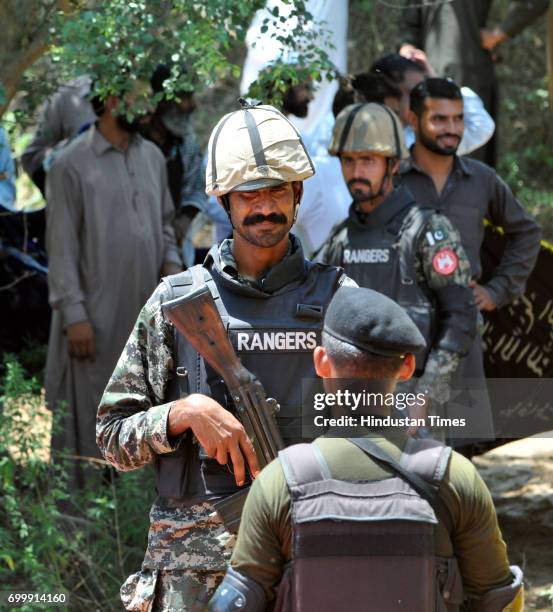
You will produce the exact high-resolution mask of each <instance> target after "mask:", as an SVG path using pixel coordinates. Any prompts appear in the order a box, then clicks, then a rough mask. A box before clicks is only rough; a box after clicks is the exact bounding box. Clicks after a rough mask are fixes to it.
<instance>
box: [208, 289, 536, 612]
mask: <svg viewBox="0 0 553 612" xmlns="http://www.w3.org/2000/svg"><path fill="white" fill-rule="evenodd" d="M423 346H424V339H423V338H422V336H421V334H420V332H419V331H418V329H417V328H416V326H415V325H414V323H413V322H412V320H411V319H410V318H409V317H408V316H407V314H406V312H405V311H404V310H403V309H402V308H401V307H400V306H399V305H398V304H396V303H395V302H393V301H392V300H390V299H388V298H387V297H386V296H383V295H382V294H379V293H376V292H374V291H371V290H370V289H363V288H352V287H344V288H342V289H340V290H338V292H337V293H336V295H335V296H334V298H333V299H332V301H331V303H330V305H329V307H328V310H327V313H326V315H325V320H324V327H323V334H322V344H321V345H320V346H318V347H317V348H316V349H315V351H314V353H313V360H314V362H315V369H316V371H317V374H318V375H319V376H320V377H322V378H323V383H324V388H325V391H326V392H327V393H333V392H334V393H335V392H336V389H348V388H350V386H351V384H352V383H353V382H355V381H353V380H352V379H362V381H363V385H365V384H366V385H369V386H371V388H373V387H374V388H376V387H375V386H378V388H379V389H380V390H382V391H386V392H391V393H393V392H394V390H395V386H396V383H397V382H399V381H402V380H406V379H408V378H410V376H412V374H413V372H414V369H415V357H414V353H417V352H418V351H420V349H421V347H423ZM330 410H331V416H332V417H335V418H337V419H339V418H340V417H341V416H342V415H343V414H346V413H349V414H352V412H351V410H349V409H348V407H342V408H339V407H337V406H336V405H334V406H333V407H331V409H330ZM356 414H357V415H358V416H359V417H361V416H363V415H364V416H382V417H384V416H386V415H388V416H389V415H390V408H389V407H386V406H385V405H378V404H376V405H372V406H370V407H365V406H363V407H360V408H358V409H357V411H356ZM390 459H391V461H390ZM398 476H400V478H398ZM394 477H395V478H394ZM419 478H420V479H419ZM421 480H422V486H421ZM407 483H409V486H408V485H407ZM406 487H407V488H406ZM421 498H422V499H421ZM421 502H423V503H422V504H421ZM427 503H429V504H430V506H431V508H432V510H433V512H432V511H431V512H430V513H429V514H427V512H428V510H429V507H428V506H427V505H426V504H427ZM420 523H425V525H424V526H422V527H421V525H420ZM425 533H426V535H424V534H425ZM423 542H426V546H425V545H424V544H423ZM367 602H370V608H371V609H374V610H378V611H380V610H382V611H384V610H385V611H386V612H388V611H393V610H407V609H408V610H410V611H412V612H419V611H420V612H432V611H434V610H436V611H437V610H442V611H446V610H447V611H448V612H459V611H460V610H461V609H463V610H470V611H473V612H499V611H501V610H511V611H512V612H519V611H521V610H523V607H524V592H523V585H522V572H521V570H520V569H519V568H518V567H516V566H513V567H511V568H510V567H509V563H508V559H507V553H506V546H505V542H504V541H503V539H502V536H501V531H500V529H499V526H498V523H497V515H496V512H495V508H494V505H493V501H492V499H491V495H490V493H489V491H488V489H487V487H486V485H485V484H484V482H483V480H482V479H481V478H480V476H479V474H478V472H477V470H476V468H475V467H474V466H473V465H472V464H471V463H470V461H468V460H467V459H465V458H464V457H462V456H461V455H459V454H458V453H456V452H452V451H451V449H450V448H448V447H445V446H442V445H440V444H439V443H437V442H435V441H433V440H414V439H412V438H409V437H408V436H407V435H406V433H405V431H404V430H402V429H399V428H396V429H391V428H385V429H378V428H373V427H370V426H368V427H364V426H362V425H355V426H353V427H347V428H344V427H335V426H334V427H331V428H330V430H329V431H328V432H326V433H325V434H324V435H323V436H321V437H319V438H317V439H316V440H315V442H313V443H312V444H301V445H295V446H292V447H289V448H287V449H285V450H284V451H281V452H280V453H279V458H278V459H275V460H274V461H273V462H272V463H270V464H269V465H268V466H267V467H266V468H264V469H263V470H262V472H261V474H260V475H259V476H258V477H257V478H256V480H255V482H254V484H253V486H252V489H251V491H250V493H249V495H248V499H247V500H246V505H245V507H244V513H243V517H242V525H241V528H240V531H239V533H238V539H237V543H236V547H235V549H234V551H233V554H232V558H231V562H230V568H229V569H228V570H227V574H226V576H225V580H224V581H223V583H222V584H221V585H220V587H219V589H218V590H217V592H216V594H215V596H214V597H213V599H212V600H211V602H210V612H229V611H231V610H236V609H240V610H245V611H246V612H258V611H261V610H273V609H277V610H317V611H318V612H327V611H329V612H330V611H334V610H337V609H348V610H352V611H355V612H357V611H358V610H359V611H362V610H363V611H364V610H366V609H367V605H368V603H367ZM465 605H466V607H465ZM462 606H463V607H462Z"/></svg>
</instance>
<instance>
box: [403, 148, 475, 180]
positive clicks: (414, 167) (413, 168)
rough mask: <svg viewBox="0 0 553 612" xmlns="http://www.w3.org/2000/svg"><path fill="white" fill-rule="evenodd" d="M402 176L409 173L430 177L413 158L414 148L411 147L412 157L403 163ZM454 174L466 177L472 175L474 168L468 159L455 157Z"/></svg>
mask: <svg viewBox="0 0 553 612" xmlns="http://www.w3.org/2000/svg"><path fill="white" fill-rule="evenodd" d="M399 172H400V174H409V172H418V173H419V174H424V175H425V176H428V175H427V174H426V172H425V171H424V170H423V169H422V168H421V167H420V166H419V165H418V164H417V162H416V161H415V159H414V157H413V147H411V155H409V157H408V158H407V159H404V160H403V161H402V162H401V166H400V170H399ZM453 173H462V174H465V175H466V176H471V175H472V168H471V167H470V166H469V163H468V161H467V160H466V159H463V158H462V157H459V156H458V155H455V159H454V160H453V170H452V174H453Z"/></svg>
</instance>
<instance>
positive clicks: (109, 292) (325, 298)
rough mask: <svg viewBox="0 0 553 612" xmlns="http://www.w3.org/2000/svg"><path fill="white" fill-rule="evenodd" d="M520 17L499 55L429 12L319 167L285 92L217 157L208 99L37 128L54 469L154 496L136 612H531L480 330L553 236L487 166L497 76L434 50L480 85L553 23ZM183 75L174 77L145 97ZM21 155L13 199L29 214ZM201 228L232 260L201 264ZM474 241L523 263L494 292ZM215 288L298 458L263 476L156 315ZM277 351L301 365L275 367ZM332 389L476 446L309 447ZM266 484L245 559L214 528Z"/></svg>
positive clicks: (72, 101)
mask: <svg viewBox="0 0 553 612" xmlns="http://www.w3.org/2000/svg"><path fill="white" fill-rule="evenodd" d="M521 4H524V6H522V7H521V6H518V5H517V8H516V10H515V9H513V10H512V11H511V12H510V13H509V15H508V17H507V19H506V22H505V24H503V25H502V26H501V27H499V26H498V27H497V28H495V30H484V29H483V28H484V26H485V21H486V18H487V14H488V12H489V5H490V3H489V2H488V3H486V2H467V3H466V9H463V11H464V12H463V11H462V19H460V18H459V15H457V14H456V13H455V6H454V5H455V3H450V4H448V3H445V4H443V3H442V4H440V5H432V7H430V8H420V7H419V5H418V4H417V3H414V4H413V8H411V9H410V10H409V11H407V12H406V13H405V19H406V24H407V25H408V26H409V27H408V29H405V30H404V32H407V35H406V38H405V40H404V41H402V42H403V44H402V45H401V46H400V47H399V52H398V53H392V54H388V55H386V56H383V57H382V58H379V59H378V60H376V61H375V62H374V63H373V65H372V66H371V67H370V69H369V70H368V71H367V72H365V73H362V74H358V75H355V76H354V77H350V78H344V79H343V81H342V82H341V86H340V89H339V90H338V93H337V94H336V97H335V100H334V105H333V109H332V111H333V114H334V117H335V121H334V123H333V130H332V136H331V140H330V142H328V143H327V146H328V155H327V154H326V152H325V153H324V154H323V155H322V156H321V154H320V152H319V151H314V150H312V148H311V147H310V145H309V143H307V144H304V142H303V139H302V135H301V133H300V132H299V131H298V129H297V128H296V127H295V126H294V124H293V122H292V120H293V118H294V116H296V117H302V116H305V115H306V114H307V111H308V106H309V103H310V101H311V99H312V91H311V85H310V84H309V83H303V84H300V85H295V86H292V85H290V87H289V90H288V92H287V95H286V96H285V97H284V102H283V106H282V108H281V109H277V108H275V107H273V106H269V105H265V104H259V103H257V102H256V101H245V100H244V101H242V102H241V105H242V107H241V108H240V109H239V110H234V111H232V112H230V113H228V114H227V115H225V116H224V117H223V118H221V119H220V121H219V122H218V123H217V125H216V126H215V127H214V129H213V131H212V133H211V137H210V139H209V145H208V149H207V153H206V155H205V156H204V155H203V154H202V152H201V150H200V148H199V146H198V143H197V140H196V135H195V133H194V127H193V125H192V113H193V111H194V108H195V101H194V92H193V91H181V92H177V97H176V99H172V100H165V99H163V100H162V101H161V102H160V103H159V104H158V105H157V107H156V108H155V109H152V111H151V112H150V113H149V114H148V115H147V116H137V117H136V118H135V119H134V120H132V121H129V120H128V119H127V117H126V114H125V113H124V112H123V111H124V109H132V108H133V105H134V103H135V100H136V96H137V95H138V92H137V91H136V90H128V91H124V92H121V93H120V94H119V95H110V96H107V97H106V98H101V97H100V96H98V95H97V94H96V92H95V83H94V82H92V81H91V79H89V78H88V77H86V76H81V77H79V78H78V79H76V80H75V81H73V82H71V83H69V84H67V85H65V86H64V87H62V88H61V89H60V90H59V91H58V92H57V93H56V94H55V95H54V96H53V97H52V98H51V99H50V100H48V101H47V103H46V104H45V106H44V108H43V110H42V113H41V116H40V119H39V125H38V128H37V131H36V133H35V136H34V138H33V140H32V142H31V143H30V145H29V146H28V147H27V149H26V151H25V153H24V155H23V157H22V160H21V161H22V165H23V168H24V169H25V171H26V172H27V173H28V174H29V175H30V176H31V177H32V180H33V181H34V182H35V184H36V185H37V187H38V188H39V189H40V190H41V191H42V192H43V194H44V196H45V199H46V202H47V230H46V236H45V240H46V249H47V252H48V260H49V261H48V264H49V273H48V282H49V301H50V305H51V308H52V324H51V331H50V340H49V346H48V356H47V364H46V401H47V404H48V406H49V408H50V409H52V410H55V411H58V412H59V414H60V415H62V416H61V417H60V418H61V426H60V427H59V428H58V429H57V430H56V434H55V435H54V437H53V440H52V449H53V455H52V456H53V460H54V461H56V460H57V457H62V456H63V455H65V456H66V455H67V453H69V454H70V455H79V456H81V457H85V458H104V459H105V460H106V461H107V462H108V463H109V464H110V465H111V466H114V467H115V468H117V469H119V470H132V469H137V468H141V467H143V466H145V465H147V464H153V466H154V469H155V473H156V488H157V493H158V497H157V499H156V501H155V502H154V505H153V507H152V510H151V513H150V519H151V526H150V532H149V538H148V548H147V551H146V555H145V558H144V562H143V564H142V567H141V568H140V570H139V571H137V572H136V573H135V574H133V575H132V576H130V577H129V578H128V580H127V581H126V582H125V584H124V585H123V587H122V589H121V597H122V600H123V603H124V605H125V607H126V609H128V610H144V611H146V610H203V609H206V606H207V605H208V601H209V600H210V599H211V604H210V606H211V609H212V610H217V611H219V610H235V609H244V610H252V611H253V610H264V609H273V608H275V609H279V610H310V609H313V610H314V609H316V610H335V609H338V608H341V607H344V606H346V605H347V606H348V607H350V608H351V609H354V610H357V609H359V610H361V609H366V608H364V607H363V605H362V604H360V602H361V601H367V599H370V600H371V601H373V602H374V603H375V606H376V607H375V608H374V609H379V610H393V609H400V608H399V607H398V606H399V603H398V602H399V601H400V600H402V599H403V598H408V599H409V600H410V603H409V605H408V606H407V608H408V609H410V610H421V612H422V611H423V610H434V609H436V610H460V609H462V608H461V606H464V605H468V606H470V607H469V608H468V609H470V610H483V611H484V610H490V611H491V610H503V609H507V606H511V608H508V609H512V610H521V609H522V605H523V604H522V597H523V591H522V574H521V572H520V570H519V569H518V568H517V567H515V566H512V567H509V563H508V558H507V553H506V546H505V543H504V541H503V539H502V536H501V532H500V530H499V527H498V523H497V517H496V514H495V510H494V507H493V502H492V500H491V496H490V493H489V491H488V490H487V488H486V486H485V484H484V483H483V481H482V480H481V479H480V477H479V475H478V473H477V471H476V469H475V468H474V466H473V465H472V463H471V462H470V448H471V447H470V444H469V443H470V442H471V441H472V440H474V439H491V438H493V423H492V415H491V408H490V405H489V400H488V398H487V394H486V392H485V389H486V384H485V376H484V371H483V356H482V343H481V337H480V328H481V321H482V314H481V313H482V312H485V311H491V310H494V309H496V308H501V307H504V306H505V305H507V304H508V303H509V302H511V301H512V300H513V299H515V298H516V297H518V296H520V295H521V294H522V293H523V292H524V288H525V283H526V280H527V278H528V276H529V275H530V273H531V271H532V269H533V266H534V264H535V262H536V258H537V256H538V251H539V246H540V230H539V227H538V225H537V224H536V222H535V221H534V220H533V219H532V218H531V216H530V215H529V214H528V213H527V212H526V211H525V209H524V207H523V206H522V204H521V203H520V202H519V201H518V200H517V199H516V197H515V196H514V195H513V193H512V191H511V190H510V188H509V186H508V185H507V184H506V183H505V182H504V181H503V180H502V179H501V178H500V177H499V176H498V174H497V173H496V171H495V170H494V169H493V167H492V166H491V165H487V164H485V163H483V162H482V161H479V160H477V159H475V157H478V158H479V159H484V158H485V159H486V160H488V161H489V162H491V163H492V164H493V162H494V148H493V135H494V129H495V122H494V118H495V109H496V90H495V80H494V78H493V74H492V73H493V64H490V66H491V68H490V70H491V71H492V72H490V75H487V76H485V77H483V78H482V79H481V80H478V79H475V78H473V77H474V75H475V71H474V70H473V69H472V64H471V63H470V61H469V60H467V61H466V62H465V63H463V64H462V65H461V64H458V63H457V62H458V57H459V54H457V56H455V57H456V58H457V59H455V58H453V59H450V58H449V55H448V53H449V52H450V51H451V49H452V48H454V47H455V45H454V42H455V40H457V39H456V38H455V37H454V38H453V40H450V38H448V37H445V36H441V35H439V33H440V32H442V33H443V31H447V32H451V31H452V28H453V26H451V24H452V23H455V24H456V25H455V27H454V28H453V31H455V32H458V37H459V40H462V41H463V44H466V41H470V42H471V44H472V43H474V40H473V39H474V38H475V36H476V37H477V40H478V41H479V42H478V45H479V47H478V54H480V55H485V56H486V58H487V59H486V61H488V59H489V58H488V56H489V53H488V50H489V49H492V48H493V47H494V46H496V45H497V44H499V43H501V42H502V41H503V40H504V39H505V38H506V37H509V36H514V35H515V34H516V33H518V31H519V30H520V29H521V28H522V27H524V26H525V25H527V23H529V22H530V21H531V20H532V19H534V18H536V17H537V16H539V15H540V14H542V13H543V12H544V10H545V8H547V7H546V5H547V4H548V3H547V2H541V3H540V2H533V3H531V2H526V3H521ZM469 5H470V6H469ZM484 5H486V6H485V7H484ZM463 6H465V5H463ZM469 30H470V34H469ZM473 30H475V31H474V32H473ZM475 32H476V34H475ZM444 45H446V47H447V53H446V52H445V51H444V49H445V47H444ZM457 51H458V50H457ZM478 54H475V55H474V58H473V59H474V62H477V60H478V58H477V57H476V55H478ZM466 57H468V58H470V57H472V56H471V55H470V54H467V55H466ZM489 61H490V62H491V59H490V60H489ZM170 74H171V66H170V65H169V64H161V65H160V66H159V67H158V69H157V70H156V71H155V73H154V74H153V75H152V78H151V82H150V87H151V90H152V92H154V93H159V92H163V90H164V82H165V81H166V80H167V79H168V78H169V76H170ZM446 76H447V77H449V76H452V77H454V80H452V79H451V78H446ZM0 139H4V134H3V132H0ZM4 140H5V139H4ZM4 140H2V142H1V143H0V144H1V145H2V146H1V147H0V164H1V168H0V172H1V173H2V174H0V179H1V180H0V197H1V198H2V204H3V205H4V206H11V205H12V204H13V201H14V198H15V190H14V187H13V174H14V169H13V160H12V159H11V156H10V155H9V153H8V151H9V147H8V145H7V141H6V142H4ZM490 143H492V144H490ZM486 145H487V149H484V148H483V147H485V146H486ZM469 154H470V155H471V156H468V155H469ZM304 181H306V182H305V185H304ZM199 212H201V213H205V214H206V215H208V216H211V218H212V219H213V222H214V223H215V225H216V227H217V236H218V239H217V240H216V241H214V244H213V246H212V247H211V249H210V250H209V252H208V254H207V256H206V257H205V258H204V259H202V260H201V261H199V262H196V261H195V259H196V258H195V256H194V249H193V247H192V246H191V242H190V228H191V226H192V225H193V221H194V219H195V217H196V216H197V215H198V213H199ZM484 220H487V221H489V222H491V223H492V224H493V225H495V226H498V227H501V228H502V229H503V232H504V235H505V238H506V247H505V250H504V253H503V256H502V258H501V260H500V262H499V264H498V265H497V267H496V269H495V270H494V273H493V274H492V276H491V278H490V279H488V280H487V282H486V283H485V284H482V283H481V277H482V264H481V260H480V249H481V247H482V244H483V241H484ZM205 288H207V290H208V292H209V293H210V295H211V296H212V297H213V298H214V300H215V304H216V306H217V310H218V312H219V314H220V316H221V319H222V321H223V323H224V325H225V329H226V331H227V332H228V335H229V338H230V339H231V341H232V342H233V345H234V348H235V349H236V350H237V352H238V355H239V357H240V359H241V361H242V363H243V364H244V365H245V366H246V367H247V368H248V370H250V371H251V372H252V373H253V374H254V375H255V376H256V377H257V379H258V380H259V381H260V382H261V383H262V385H263V387H264V389H265V392H266V393H267V395H268V396H271V397H274V398H276V400H277V401H278V403H279V405H280V408H279V411H278V413H277V414H276V417H275V418H276V422H277V425H278V428H279V431H280V434H281V437H282V442H283V445H284V446H285V447H287V448H286V450H284V451H282V452H281V453H280V455H279V458H277V459H275V461H273V462H272V463H270V465H269V466H267V467H266V468H265V469H264V470H263V471H262V472H261V473H260V469H259V464H260V458H259V457H257V456H256V454H255V451H254V447H253V445H252V441H251V440H250V439H249V438H248V436H247V435H246V433H245V429H244V426H243V424H242V422H241V420H240V415H239V414H237V413H236V410H235V408H234V405H233V397H232V396H233V390H232V389H230V390H229V389H228V388H227V386H226V385H225V382H224V380H221V375H220V374H219V373H218V372H217V371H215V370H214V368H213V367H212V365H210V363H209V362H208V361H207V360H205V359H204V356H203V355H202V354H201V353H200V352H198V351H197V350H196V349H195V348H194V347H193V346H191V344H190V343H189V342H187V341H186V340H185V339H184V338H183V336H182V335H180V334H179V333H178V332H177V331H176V330H175V328H174V327H173V325H172V324H171V323H170V322H169V321H168V319H167V318H166V315H165V313H164V305H165V304H167V302H169V301H171V300H175V299H178V298H184V297H186V296H192V295H195V294H196V293H197V292H198V291H199V290H202V289H205ZM191 331H193V330H191ZM278 332H285V333H286V336H285V337H286V338H287V339H289V338H293V339H294V341H291V342H289V343H288V341H287V342H286V343H284V344H283V345H280V344H277V343H275V342H273V343H272V347H273V348H272V349H266V348H265V344H266V343H265V341H264V340H265V339H267V338H269V337H272V336H271V335H272V334H273V335H274V334H275V333H278ZM237 337H240V338H241V341H240V343H237V341H236V338H237ZM310 338H313V341H311V340H309V341H308V340H307V339H310ZM298 339H301V341H299V340H298ZM316 377H320V378H321V379H323V381H324V385H325V389H334V390H335V388H336V385H338V386H340V385H341V386H342V387H344V388H347V386H348V382H347V381H348V380H351V379H360V380H364V381H369V382H371V383H373V384H374V385H376V386H377V387H378V388H379V389H380V390H381V391H382V390H386V391H389V392H392V393H393V392H394V391H395V389H396V386H397V387H398V388H401V389H404V390H405V389H408V390H412V391H413V392H414V393H415V394H419V395H422V396H423V397H424V402H423V404H422V405H419V406H417V407H412V408H411V409H410V416H411V417H413V418H418V417H421V418H422V419H423V421H424V418H425V417H426V416H427V415H430V414H432V415H443V416H450V417H462V418H463V419H464V420H466V421H467V423H468V424H469V425H468V427H467V428H465V429H464V430H463V431H462V432H461V433H456V432H454V431H452V430H451V429H450V428H448V427H442V428H440V427H438V428H436V429H431V428H429V427H428V426H427V425H426V424H424V425H411V426H409V427H407V428H399V429H398V428H392V429H389V430H382V429H374V428H371V427H358V428H357V429H355V428H354V429H349V430H348V431H347V433H344V432H343V431H339V429H340V428H338V429H335V428H334V429H333V428H332V427H331V429H330V430H329V431H328V432H327V433H325V434H324V435H322V436H321V437H319V438H317V440H316V442H315V443H313V444H305V442H307V440H306V436H305V435H304V431H303V429H302V381H304V380H307V379H313V378H316ZM337 380H338V381H339V382H338V383H337V382H336V381H337ZM475 388H477V389H478V390H479V391H480V393H478V394H474V393H471V392H472V391H474V389H475ZM452 389H455V390H456V402H455V405H454V406H453V405H450V401H449V400H450V395H451V390H452ZM475 397H476V398H477V399H476V400H475ZM365 413H366V415H367V416H370V415H373V416H374V415H380V416H389V415H391V414H394V410H391V409H390V408H389V407H387V406H384V405H381V406H376V407H372V409H370V410H365ZM332 416H333V417H336V418H338V417H340V416H343V412H340V411H339V410H333V414H332ZM309 441H310V440H309ZM302 442H303V444H298V443H302ZM444 442H446V443H447V444H449V446H446V445H445V444H444ZM452 447H456V448H457V449H458V450H459V451H460V452H456V451H452ZM463 454H464V455H466V457H463V456H462V455H463ZM467 457H468V458H467ZM72 465H73V469H72V472H71V486H73V487H90V486H96V483H95V479H96V476H97V471H96V470H93V469H89V468H87V467H86V465H87V463H86V462H73V464H72ZM252 481H253V485H252ZM249 485H252V486H251V491H250V493H249V495H248V498H247V501H246V505H245V508H244V510H243V515H242V526H241V528H240V530H239V532H238V537H236V534H234V533H232V532H231V531H229V530H228V529H227V526H226V525H225V523H224V522H223V521H222V519H221V517H220V516H219V514H218V513H217V512H216V507H215V506H214V504H215V502H218V501H220V500H221V499H225V498H227V497H229V496H231V495H233V494H235V493H237V492H238V491H240V490H241V489H242V488H243V487H247V486H249ZM313 497H317V498H320V501H319V503H318V505H313V503H311V501H310V500H312V499H313ZM384 498H386V499H387V500H388V502H389V503H387V504H384V503H383V501H382V500H383V499H384ZM406 500H408V501H406ZM406 541H408V542H409V545H408V546H406V544H405V542H406ZM229 564H230V565H229ZM398 568H400V569H398ZM429 568H430V569H429ZM321 575H324V576H325V578H324V579H322V578H321ZM366 576H373V577H375V578H374V579H373V580H367V579H366ZM429 576H431V578H429ZM392 581H393V584H394V589H392V590H390V589H389V588H385V587H387V586H388V585H390V584H391V583H392ZM396 587H397V588H396ZM431 601H432V602H433V603H432V604H431V603H429V602H431ZM437 602H439V603H437ZM401 609H403V608H401Z"/></svg>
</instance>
